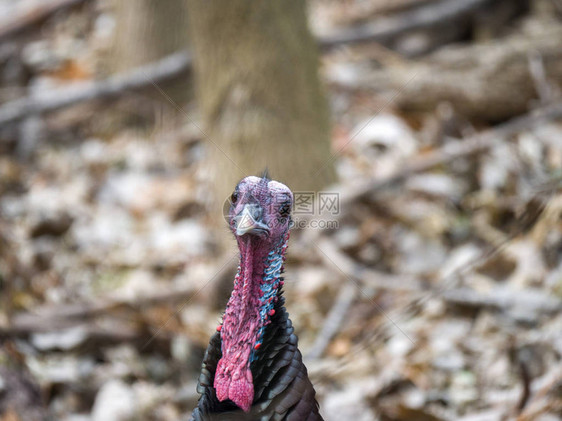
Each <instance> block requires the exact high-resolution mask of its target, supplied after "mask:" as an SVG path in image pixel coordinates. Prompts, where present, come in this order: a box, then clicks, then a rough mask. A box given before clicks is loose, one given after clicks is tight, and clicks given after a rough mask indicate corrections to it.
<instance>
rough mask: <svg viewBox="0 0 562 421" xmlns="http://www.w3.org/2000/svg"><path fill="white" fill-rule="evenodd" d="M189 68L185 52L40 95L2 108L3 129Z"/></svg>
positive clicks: (10, 103)
mask: <svg viewBox="0 0 562 421" xmlns="http://www.w3.org/2000/svg"><path fill="white" fill-rule="evenodd" d="M190 67H191V56H190V55H189V54H188V53H186V52H180V53H175V54H172V55H170V56H168V57H166V58H164V59H162V60H160V61H158V62H156V63H151V64H148V65H146V66H142V67H139V68H137V69H135V70H133V71H131V72H127V73H122V74H119V75H116V76H112V77H110V78H108V79H106V80H100V81H95V82H81V83H76V84H74V85H72V86H69V87H65V88H57V89H49V90H45V91H43V92H37V93H35V94H34V95H31V96H29V97H26V98H21V99H18V100H15V101H12V102H8V103H6V104H4V105H3V106H2V107H0V126H1V125H4V124H6V123H10V122H13V121H17V120H20V119H22V118H24V117H28V116H29V115H30V114H42V113H46V112H50V111H55V110H59V109H61V108H64V107H68V106H70V105H74V104H76V103H79V102H83V101H91V100H94V99H108V98H112V97H115V96H117V95H119V94H121V93H122V92H124V91H129V90H135V89H140V88H143V87H146V86H149V85H151V84H152V83H154V82H161V81H163V80H168V79H172V78H174V77H176V76H179V75H181V74H182V73H184V72H186V71H187V70H189V68H190Z"/></svg>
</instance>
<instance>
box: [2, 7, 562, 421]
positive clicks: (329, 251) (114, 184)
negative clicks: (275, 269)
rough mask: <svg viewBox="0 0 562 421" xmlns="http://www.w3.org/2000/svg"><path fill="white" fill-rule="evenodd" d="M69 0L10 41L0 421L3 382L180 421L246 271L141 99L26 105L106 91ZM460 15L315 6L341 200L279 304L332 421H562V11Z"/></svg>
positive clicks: (195, 157) (189, 115)
mask: <svg viewBox="0 0 562 421" xmlns="http://www.w3.org/2000/svg"><path fill="white" fill-rule="evenodd" d="M47 3H50V2H47ZM75 3H76V4H75V5H74V6H72V7H70V8H68V9H64V10H60V11H58V12H56V13H54V14H52V15H51V16H49V17H47V18H46V19H45V20H44V21H42V22H41V23H40V24H38V23H36V22H35V23H34V22H31V23H28V24H26V25H27V27H25V28H23V29H22V30H21V31H20V30H18V31H12V32H5V31H4V32H3V29H2V28H3V27H7V26H8V24H10V25H16V24H17V23H18V22H19V21H18V19H16V18H13V19H11V18H7V19H4V20H2V21H1V22H0V341H2V342H1V343H2V347H1V348H0V421H27V420H31V419H32V418H31V417H32V416H31V415H29V416H26V415H22V414H16V412H15V411H14V410H7V409H6V407H5V406H3V405H5V403H2V402H3V401H2V400H3V399H4V398H6V396H8V397H9V395H10V393H9V391H10V388H11V387H12V386H11V385H10V384H7V383H9V381H8V380H7V379H9V378H10V377H9V376H8V375H7V374H6V373H7V372H8V371H6V370H9V372H11V373H19V374H18V375H21V377H22V378H33V379H34V381H35V382H37V383H38V384H39V385H40V387H41V393H42V395H43V398H44V401H45V403H46V405H47V410H48V413H49V414H50V416H51V417H52V419H54V420H62V421H108V420H109V421H111V420H115V421H117V420H158V421H168V420H170V421H171V420H178V419H188V414H189V413H190V410H191V408H193V407H194V406H195V405H196V401H197V397H198V395H197V394H196V391H195V386H196V381H197V377H198V373H199V369H200V362H201V358H202V355H203V352H204V349H205V347H206V345H207V343H208V339H209V337H210V335H211V334H212V332H214V330H215V328H216V325H217V323H218V322H219V320H220V317H221V310H222V308H223V307H224V303H225V301H226V298H227V296H228V295H227V293H228V291H226V293H225V290H228V287H229V282H230V280H231V279H232V277H233V273H234V271H235V264H236V259H235V257H236V251H235V250H234V244H232V249H231V250H228V251H227V252H226V253H222V252H221V253H219V252H218V250H220V242H221V238H222V234H221V233H217V232H216V229H215V228H213V227H215V226H216V221H222V218H223V216H222V209H220V210H216V209H210V208H209V206H208V201H207V200H206V190H207V187H206V185H205V180H204V178H205V177H204V173H203V172H202V171H201V162H202V160H203V159H204V157H205V152H206V148H207V147H208V145H207V144H206V143H205V142H204V136H203V135H202V133H201V132H200V130H199V129H198V124H197V122H198V113H197V107H196V103H195V101H194V100H190V101H189V102H188V103H186V104H181V107H182V111H181V112H177V111H175V109H174V106H172V105H171V104H169V103H168V102H167V100H165V99H163V98H160V97H159V96H160V95H159V94H158V92H156V91H155V89H154V87H153V86H151V85H150V84H145V86H144V87H143V88H142V89H136V90H134V91H125V90H124V91H123V92H122V93H120V94H119V95H117V96H114V97H112V98H111V99H107V98H104V99H99V98H98V99H94V100H85V99H84V100H79V101H75V103H73V104H72V105H68V106H56V107H54V108H51V109H48V108H46V109H45V110H47V111H49V112H45V113H43V114H38V113H34V112H32V111H29V110H32V109H33V107H37V106H39V107H40V106H42V105H41V104H43V106H45V104H47V105H48V104H52V103H53V102H52V101H57V100H60V99H61V98H63V96H64V95H63V92H64V93H66V92H67V91H64V89H66V88H68V87H73V86H84V85H83V84H84V83H87V82H88V81H91V80H103V79H105V78H106V77H107V76H108V74H107V73H108V72H107V66H106V64H105V63H106V61H107V56H108V51H109V49H110V47H111V36H112V33H113V30H114V27H115V19H114V16H113V14H112V11H111V8H110V6H109V4H108V3H109V2H108V1H107V0H98V1H85V2H75ZM444 3H447V2H443V1H436V0H429V1H426V0H424V1H422V0H400V1H394V2H388V1H381V0H369V1H349V2H347V1H346V2H322V1H318V0H317V1H313V2H311V3H310V21H311V27H312V29H313V32H314V33H315V34H316V36H317V37H318V39H319V40H320V45H321V46H322V51H323V53H322V69H321V72H322V76H323V79H324V82H325V84H326V87H327V92H328V95H329V98H330V103H331V106H332V110H333V123H334V131H333V133H334V135H333V139H332V142H333V144H332V148H333V151H334V155H335V156H336V160H335V165H336V167H337V170H338V174H339V181H338V183H337V184H336V185H334V186H330V187H329V188H327V189H326V191H325V192H324V193H330V194H334V196H333V197H337V204H338V205H339V206H337V207H333V206H332V207H330V208H329V209H326V211H325V212H324V213H323V214H322V216H321V218H319V219H311V218H310V217H308V216H306V212H303V213H302V215H301V216H297V215H295V217H296V219H297V221H301V222H302V224H303V225H305V226H306V227H305V228H302V227H301V228H298V227H297V228H296V229H294V230H293V233H292V236H291V242H290V247H289V250H288V260H287V263H286V268H287V274H286V297H287V307H288V310H289V312H290V314H291V318H292V320H293V324H294V325H295V326H296V330H297V333H298V335H299V341H300V342H299V343H300V348H301V350H302V352H303V354H304V359H305V363H306V365H307V367H308V369H309V374H310V377H311V378H312V381H313V383H314V385H315V388H316V390H317V394H318V399H319V402H320V405H321V411H322V413H323V415H324V417H325V419H326V420H329V421H332V420H333V421H336V420H342V419H352V418H353V419H354V420H355V421H368V420H384V421H391V420H392V421H400V420H427V421H441V420H463V421H496V420H498V421H499V420H508V419H512V420H519V421H527V420H529V421H530V420H542V421H551V420H552V421H554V420H559V419H561V417H562V218H561V216H562V95H561V92H562V89H561V88H562V50H561V49H560V40H561V39H562V6H561V3H560V2H559V1H558V0H543V1H538V0H537V1H532V2H525V1H495V2H486V1H478V2H477V1H465V0H459V1H456V3H455V2H451V1H449V2H448V3H449V4H451V3H455V4H457V5H466V7H467V8H468V9H467V10H468V12H466V11H464V12H462V13H460V12H459V13H460V14H455V13H456V12H455V11H454V10H453V11H451V10H449V9H443V8H439V7H440V6H439V5H441V4H444ZM16 4H17V6H16ZM33 4H37V2H32V1H26V2H21V3H19V2H18V3H15V2H11V1H6V0H3V1H0V11H1V13H0V15H3V16H12V17H18V16H19V17H21V16H26V10H27V9H26V7H28V6H30V5H33ZM490 4H492V6H490ZM529 4H530V6H529ZM470 7H473V8H474V10H473V9H471V8H470ZM424 8H425V9H424ZM420 11H421V12H424V11H425V13H421V12H420ZM428 11H429V12H430V13H429V14H428V13H427V12H428ZM457 12H458V11H457ZM439 13H442V15H439ZM447 13H449V14H447ZM420 16H421V17H424V16H425V17H427V16H434V17H437V18H436V19H434V20H433V21H431V19H429V20H430V22H429V23H428V22H427V19H426V20H424V19H425V18H423V19H422V18H420ZM439 16H441V17H439ZM418 18H420V19H419V20H418V21H417V20H416V19H418ZM416 22H417V23H416ZM413 23H416V25H414V24H413ZM373 28H374V30H373ZM381 28H382V29H381ZM385 31H386V32H385ZM365 34H367V35H365ZM362 36H365V37H366V39H363V40H362V41H361V42H358V41H357V38H361V37H362ZM178 63H180V64H179V66H180V67H181V66H182V65H183V64H182V63H183V62H182V61H181V58H180V61H179V62H178ZM184 77H185V76H184ZM81 84H82V85H81ZM141 84H142V83H141ZM146 85H148V86H146ZM161 86H163V88H164V89H166V86H167V85H166V83H165V82H162V85H161ZM44 92H50V93H51V94H52V93H53V92H54V93H55V94H54V95H51V96H49V95H46V96H44V97H42V94H43V93H44ZM86 96H87V95H86ZM22 98H27V100H28V101H29V102H28V103H26V104H27V105H25V104H24V105H21V104H22V102H21V99H22ZM38 98H39V99H41V98H43V99H45V101H44V102H42V103H41V101H39V100H38ZM18 101H20V102H18ZM48 101H51V102H50V103H49V102H48ZM6 104H8V105H6ZM30 104H31V105H30ZM38 104H39V105H38ZM18 107H21V108H18ZM25 107H27V108H25ZM18 110H23V111H22V112H21V113H20V114H18V115H17V116H16V117H14V115H15V114H14V112H16V114H17V112H18ZM315 200H319V198H318V197H315ZM316 205H317V206H320V202H318V203H316ZM315 224H316V225H317V226H318V225H320V226H321V227H323V228H324V229H318V228H315V227H314V226H315ZM225 229H226V228H225ZM14 384H15V383H14ZM18 385H19V383H18ZM20 386H21V387H22V388H23V389H25V388H26V386H25V382H23V381H22V383H21V385H19V386H17V387H20ZM14 388H15V386H14ZM23 389H22V394H23V395H25V391H23ZM28 389H29V388H28ZM23 395H22V396H23ZM14 405H15V404H14ZM31 406H32V405H29V408H28V409H29V410H30V411H31V409H32V408H31ZM3 411H4V412H3Z"/></svg>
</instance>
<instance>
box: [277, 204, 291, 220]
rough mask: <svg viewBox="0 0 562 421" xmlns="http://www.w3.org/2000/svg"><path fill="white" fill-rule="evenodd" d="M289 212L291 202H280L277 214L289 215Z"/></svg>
mask: <svg viewBox="0 0 562 421" xmlns="http://www.w3.org/2000/svg"><path fill="white" fill-rule="evenodd" d="M290 213H291V204H290V203H289V202H285V203H282V204H281V206H279V215H281V216H282V217H286V216H289V214H290Z"/></svg>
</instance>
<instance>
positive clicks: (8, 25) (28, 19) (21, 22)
mask: <svg viewBox="0 0 562 421" xmlns="http://www.w3.org/2000/svg"><path fill="white" fill-rule="evenodd" d="M85 2H86V0H51V1H41V2H39V3H38V4H36V5H34V6H32V7H30V8H27V9H26V10H23V11H22V12H20V13H18V15H17V16H8V17H5V18H4V19H2V21H0V41H4V40H5V39H6V38H8V37H11V36H14V35H16V34H18V33H20V32H21V31H23V30H25V29H27V28H28V27H30V26H32V25H35V24H38V23H40V22H42V21H44V20H45V19H47V18H48V17H49V16H52V15H53V14H54V13H56V12H58V11H60V10H64V9H68V8H71V7H73V6H78V5H80V4H82V3H85Z"/></svg>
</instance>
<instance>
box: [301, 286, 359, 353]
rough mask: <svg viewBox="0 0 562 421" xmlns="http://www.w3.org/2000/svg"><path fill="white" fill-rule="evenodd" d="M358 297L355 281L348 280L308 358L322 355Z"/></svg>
mask: <svg viewBox="0 0 562 421" xmlns="http://www.w3.org/2000/svg"><path fill="white" fill-rule="evenodd" d="M356 297H357V286H356V285H355V284H354V283H353V282H351V281H347V282H346V283H345V284H344V285H343V286H342V287H341V288H340V291H339V293H338V296H337V298H336V301H335V302H334V305H333V306H332V309H331V310H330V312H329V313H328V315H327V316H326V321H325V322H324V325H323V326H322V329H321V330H320V333H318V336H317V337H316V341H314V345H312V348H311V349H310V351H309V352H308V354H307V357H308V358H310V359H315V358H320V357H321V356H322V354H323V353H324V351H325V350H326V348H327V347H328V345H329V344H330V342H331V340H332V338H333V337H334V336H335V335H336V334H337V333H338V332H339V330H340V328H341V325H342V322H343V320H344V318H345V316H346V315H347V312H348V310H349V308H350V307H351V304H353V302H354V301H355V298H356Z"/></svg>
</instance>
